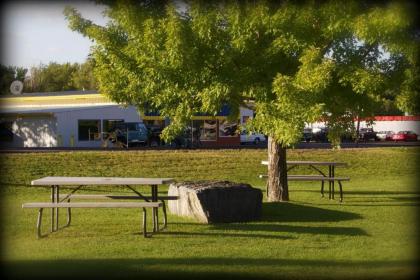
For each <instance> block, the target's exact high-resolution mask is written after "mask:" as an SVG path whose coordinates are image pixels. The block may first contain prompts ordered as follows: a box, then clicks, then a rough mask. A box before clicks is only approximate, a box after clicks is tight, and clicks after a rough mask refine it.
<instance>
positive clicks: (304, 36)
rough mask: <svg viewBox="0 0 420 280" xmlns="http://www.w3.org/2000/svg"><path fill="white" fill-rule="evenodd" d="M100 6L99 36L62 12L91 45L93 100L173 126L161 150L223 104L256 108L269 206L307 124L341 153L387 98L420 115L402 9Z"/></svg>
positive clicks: (342, 4) (408, 18)
mask: <svg viewBox="0 0 420 280" xmlns="http://www.w3.org/2000/svg"><path fill="white" fill-rule="evenodd" d="M106 3H107V4H108V5H109V9H108V10H107V16H108V17H109V18H110V19H111V20H110V22H109V23H108V24H107V26H106V27H102V26H98V25H95V24H94V23H92V22H91V21H90V20H87V19H84V18H82V17H81V15H80V14H79V13H78V12H77V11H76V10H75V9H72V8H66V10H65V12H64V13H65V16H66V18H67V19H68V21H69V26H70V28H71V29H72V30H75V31H78V32H80V33H82V34H83V35H85V36H87V37H89V38H90V39H92V40H93V41H95V43H96V45H95V47H94V48H93V49H92V53H93V57H94V59H95V61H96V67H95V70H94V73H95V75H96V77H97V79H98V83H99V89H100V91H101V92H103V93H104V94H107V95H108V96H109V97H110V98H111V99H113V100H114V101H116V102H119V103H127V104H133V105H137V106H138V107H139V108H140V109H145V108H149V109H153V110H158V111H159V112H160V113H161V114H162V115H163V116H166V117H169V118H170V119H171V125H170V126H168V127H166V128H165V130H164V131H163V133H162V136H163V137H164V138H165V139H166V140H170V139H171V138H173V137H174V136H175V135H176V134H178V133H179V132H181V130H182V129H183V128H184V126H185V125H186V124H187V123H188V122H189V120H190V118H191V117H192V116H193V115H194V114H195V113H198V112H206V113H208V114H213V115H216V114H217V112H218V111H219V109H220V108H221V106H222V105H223V104H228V105H229V106H230V108H231V109H232V110H231V115H230V117H231V118H237V116H238V113H239V106H240V105H246V104H247V103H248V102H249V101H252V102H253V103H254V106H255V118H254V119H253V120H252V122H250V124H249V128H250V129H253V130H257V131H260V132H262V133H264V134H267V135H268V136H269V140H268V159H269V179H268V193H267V196H268V200H269V201H284V200H288V199H289V195H288V186H287V172H286V148H287V147H289V146H290V145H292V144H294V143H296V142H297V141H299V139H300V137H301V134H302V130H303V128H304V125H305V123H310V122H313V121H316V120H319V119H320V118H322V119H324V120H325V121H326V122H327V124H328V127H329V137H330V140H331V141H332V142H333V144H334V145H337V144H338V143H339V136H340V133H341V132H342V131H343V130H345V129H347V128H349V127H352V126H353V118H354V116H360V117H364V116H369V115H372V114H373V112H374V111H375V108H377V106H378V104H382V103H383V102H384V100H392V99H393V100H396V101H397V104H398V106H400V108H402V109H404V110H411V111H413V112H414V111H415V110H417V108H418V102H419V101H418V100H419V99H418V98H417V99H415V98H416V97H418V83H416V82H417V81H418V66H417V61H418V57H417V53H418V42H416V41H415V40H414V36H415V34H414V30H413V27H412V22H413V16H414V15H413V14H412V13H410V11H416V9H415V7H411V6H410V5H412V4H411V3H409V2H397V3H391V2H383V4H381V5H380V6H376V5H372V4H367V3H364V2H363V1H320V2H316V1H309V2H308V3H306V4H294V3H290V2H287V1H284V2H280V3H274V2H262V1H249V2H248V1H238V2H234V1H224V2H214V1H211V2H210V3H205V1H202V2H201V1H191V3H189V4H188V5H186V6H185V7H186V9H183V8H182V7H178V8H176V7H175V4H174V3H175V2H167V1H106ZM185 7H184V8H185ZM413 104H414V106H413Z"/></svg>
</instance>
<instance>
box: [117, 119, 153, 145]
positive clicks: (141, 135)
mask: <svg viewBox="0 0 420 280" xmlns="http://www.w3.org/2000/svg"><path fill="white" fill-rule="evenodd" d="M112 134H113V135H114V137H113V138H112V139H111V141H112V142H116V141H117V142H120V143H121V144H122V145H123V146H125V147H127V148H128V147H132V146H138V145H145V144H146V143H147V141H148V132H147V128H146V126H145V125H144V124H143V123H139V122H124V123H118V124H116V126H115V130H114V131H113V132H112Z"/></svg>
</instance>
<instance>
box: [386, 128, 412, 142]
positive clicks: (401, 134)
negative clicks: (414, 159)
mask: <svg viewBox="0 0 420 280" xmlns="http://www.w3.org/2000/svg"><path fill="white" fill-rule="evenodd" d="M392 140H393V141H417V134H415V133H414V132H412V131H409V130H405V131H398V133H395V134H394V135H392Z"/></svg>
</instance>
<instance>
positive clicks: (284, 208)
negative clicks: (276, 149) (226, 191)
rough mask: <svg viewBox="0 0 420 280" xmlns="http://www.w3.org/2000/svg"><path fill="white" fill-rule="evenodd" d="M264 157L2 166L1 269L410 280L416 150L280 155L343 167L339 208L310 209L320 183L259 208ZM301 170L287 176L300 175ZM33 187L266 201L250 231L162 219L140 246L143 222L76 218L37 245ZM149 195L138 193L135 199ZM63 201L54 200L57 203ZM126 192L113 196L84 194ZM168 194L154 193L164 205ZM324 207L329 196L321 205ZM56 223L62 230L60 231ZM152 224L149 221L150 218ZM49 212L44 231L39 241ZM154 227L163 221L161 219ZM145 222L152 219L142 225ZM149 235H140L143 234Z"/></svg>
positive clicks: (119, 156) (204, 153) (24, 158)
mask: <svg viewBox="0 0 420 280" xmlns="http://www.w3.org/2000/svg"><path fill="white" fill-rule="evenodd" d="M266 153H267V152H266V150H252V149H249V150H248V149H242V150H176V151H166V150H165V151H92V152H87V151H75V152H55V153H22V154H1V161H2V166H1V178H0V183H1V192H0V194H1V198H2V199H1V212H0V213H1V225H2V226H1V237H2V239H1V242H2V244H1V260H2V263H3V265H4V272H5V273H6V274H7V275H8V276H9V277H11V278H14V277H16V278H17V277H41V276H42V277H48V276H50V277H54V278H56V277H60V278H63V277H64V278H71V279H73V278H76V277H79V276H102V277H105V278H108V277H116V278H125V277H129V278H132V277H133V276H137V275H142V276H144V277H147V279H153V278H203V277H206V278H216V279H217V278H221V277H222V278H233V277H241V278H256V279H257V278H290V279H293V278H297V279H302V278H309V279H314V278H316V279H318V278H327V279H336V278H341V279H354V278H356V279H360V278H378V279H380V278H390V279H394V278H407V277H408V278H410V277H413V276H415V275H416V273H417V272H418V270H417V267H418V263H419V256H418V254H417V250H418V247H419V246H418V245H419V244H418V236H419V230H418V214H417V213H418V210H419V201H420V189H419V181H418V171H419V169H418V167H419V165H418V159H419V154H420V149H419V148H372V149H366V148H365V149H342V150H289V151H288V159H290V160H319V161H323V160H335V161H344V162H347V163H348V164H349V167H347V168H337V169H336V174H337V175H342V176H349V177H350V178H351V181H350V182H344V202H343V203H341V204H340V203H339V202H338V199H337V197H338V196H336V199H335V200H328V198H327V197H326V198H321V197H320V193H319V191H320V183H317V182H313V183H311V182H305V183H299V182H291V183H290V186H289V190H290V202H288V203H267V202H266V198H265V181H264V180H261V179H259V178H258V177H257V176H258V174H264V173H266V171H267V167H266V166H263V165H261V164H260V162H261V160H265V159H266V158H267V154H266ZM310 172H311V171H310V170H309V169H306V168H299V169H294V170H293V173H299V174H308V173H310ZM43 176H123V177H173V178H175V179H176V180H178V181H183V180H203V179H206V180H207V179H208V180H229V181H235V182H244V183H249V184H251V185H252V186H253V187H257V188H260V189H262V190H263V191H264V203H263V216H262V219H261V220H260V221H255V222H249V223H231V224H211V225H206V224H199V223H197V222H196V221H195V220H192V219H189V218H182V217H177V216H174V215H169V216H168V219H169V226H168V228H167V229H166V230H165V231H164V232H162V233H159V234H156V235H154V236H153V237H152V238H146V239H145V238H143V237H142V235H141V234H140V228H141V210H136V209H74V210H73V216H72V218H73V219H72V225H71V226H70V227H68V228H65V229H63V230H61V231H59V232H57V233H53V234H49V235H48V236H47V237H46V238H42V239H40V240H37V239H36V218H37V211H36V210H35V209H22V208H21V204H22V203H24V202H31V201H48V200H49V195H50V190H49V189H48V188H39V187H31V186H30V181H31V180H33V179H37V178H41V177H43ZM138 189H139V190H140V191H142V192H145V193H147V192H148V191H149V189H148V188H147V187H139V188H138ZM64 191H68V190H62V192H64ZM98 191H104V192H128V190H125V189H120V188H115V187H98V188H87V189H85V190H83V192H85V193H87V192H90V193H96V192H98ZM166 191H167V186H165V187H162V188H160V192H162V193H165V192H166ZM327 196H328V195H327ZM64 212H65V211H61V214H60V216H61V217H62V218H61V221H62V222H63V223H64V222H65V213H64ZM149 212H150V211H149ZM49 213H50V212H49V211H46V212H45V216H44V224H43V226H44V227H43V229H44V232H47V231H48V230H49V227H50V224H49ZM160 216H161V217H162V215H160ZM149 219H150V214H149ZM149 229H150V223H149Z"/></svg>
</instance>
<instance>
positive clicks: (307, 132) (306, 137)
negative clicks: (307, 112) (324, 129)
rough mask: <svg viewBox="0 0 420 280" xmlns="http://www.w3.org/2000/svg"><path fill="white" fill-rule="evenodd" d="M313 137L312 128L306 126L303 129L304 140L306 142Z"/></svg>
mask: <svg viewBox="0 0 420 280" xmlns="http://www.w3.org/2000/svg"><path fill="white" fill-rule="evenodd" d="M312 137H313V133H312V128H305V129H303V135H302V141H304V142H308V143H309V142H311V140H312Z"/></svg>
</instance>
